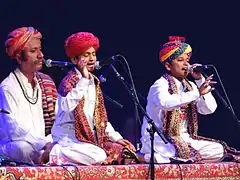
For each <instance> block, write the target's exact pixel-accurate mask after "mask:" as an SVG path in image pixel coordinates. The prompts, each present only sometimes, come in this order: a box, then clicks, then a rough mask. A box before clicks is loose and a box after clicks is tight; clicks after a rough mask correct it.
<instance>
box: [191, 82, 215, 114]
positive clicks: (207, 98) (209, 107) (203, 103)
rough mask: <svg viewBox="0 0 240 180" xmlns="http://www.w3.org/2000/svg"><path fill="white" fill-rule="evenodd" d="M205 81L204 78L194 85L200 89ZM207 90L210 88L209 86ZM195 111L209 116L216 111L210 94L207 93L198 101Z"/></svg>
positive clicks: (213, 99)
mask: <svg viewBox="0 0 240 180" xmlns="http://www.w3.org/2000/svg"><path fill="white" fill-rule="evenodd" d="M204 81H205V78H202V79H200V80H196V81H195V82H196V84H197V86H198V87H200V86H201V85H202V84H203V83H204ZM209 88H211V87H210V86H209ZM197 109H198V112H199V113H200V114H211V113H213V112H214V111H215V110H216V109H217V103H216V100H215V98H214V97H213V95H212V93H211V92H209V93H207V94H205V95H203V96H201V97H200V98H199V99H198V102H197Z"/></svg>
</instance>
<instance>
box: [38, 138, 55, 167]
mask: <svg viewBox="0 0 240 180" xmlns="http://www.w3.org/2000/svg"><path fill="white" fill-rule="evenodd" d="M55 144H56V142H53V143H51V142H49V143H47V144H46V145H45V146H44V147H45V149H44V152H43V154H42V155H41V157H40V164H46V163H48V161H49V154H50V152H51V150H52V148H53V146H54V145H55Z"/></svg>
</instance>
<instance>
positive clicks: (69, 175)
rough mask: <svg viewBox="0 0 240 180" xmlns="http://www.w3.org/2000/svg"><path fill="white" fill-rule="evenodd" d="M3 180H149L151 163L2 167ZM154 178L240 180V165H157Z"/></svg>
mask: <svg viewBox="0 0 240 180" xmlns="http://www.w3.org/2000/svg"><path fill="white" fill-rule="evenodd" d="M148 174H149V175H148ZM3 179H4V180H10V179H11V180H14V179H32V180H33V179H34V180H37V179H39V180H41V179H46V180H50V179H59V180H60V179H61V180H63V179H75V180H76V179H111V180H113V179H150V169H149V165H148V164H141V165H126V166H124V165H113V166H77V167H74V166H64V167H60V166H58V167H56V166H55V167H0V180H3ZM155 179H161V180H162V179H166V180H173V179H184V180H189V179H194V180H207V179H211V180H219V179H223V180H237V179H239V180H240V164H237V163H233V162H226V163H212V164H181V165H176V164H161V165H155Z"/></svg>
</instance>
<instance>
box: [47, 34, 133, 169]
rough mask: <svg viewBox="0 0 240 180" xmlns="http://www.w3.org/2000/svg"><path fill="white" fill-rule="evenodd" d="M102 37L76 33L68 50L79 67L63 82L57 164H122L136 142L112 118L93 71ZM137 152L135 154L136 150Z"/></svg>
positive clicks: (53, 158)
mask: <svg viewBox="0 0 240 180" xmlns="http://www.w3.org/2000/svg"><path fill="white" fill-rule="evenodd" d="M98 48H99V40H98V38H97V37H96V36H94V35H93V34H92V33H89V32H78V33H75V34H72V35H71V36H70V37H68V38H67V40H66V41H65V51H66V54H67V56H68V57H69V58H70V60H71V61H72V63H73V64H74V65H75V68H74V69H72V70H71V71H70V72H69V73H68V74H67V76H66V77H65V78H64V79H63V80H62V82H61V84H60V86H59V91H58V93H59V97H58V105H59V107H58V113H57V118H56V122H55V123H54V126H53V129H52V134H53V139H54V141H56V142H57V144H56V145H55V146H54V147H53V149H52V151H51V153H50V163H55V164H66V163H73V164H84V165H93V164H113V163H115V164H121V163H123V159H122V158H123V157H125V155H126V154H125V153H130V154H134V153H133V152H132V153H131V152H130V151H135V148H134V146H133V145H132V144H131V143H130V142H129V141H128V140H125V139H123V137H122V136H121V135H120V134H119V133H118V132H116V131H115V130H114V128H113V127H112V125H111V124H110V122H108V118H107V113H106V109H105V106H104V100H103V95H102V92H101V89H100V86H99V80H98V79H97V78H96V77H95V76H94V75H93V74H92V71H93V70H94V68H95V63H96V51H97V50H98ZM134 155H135V154H134Z"/></svg>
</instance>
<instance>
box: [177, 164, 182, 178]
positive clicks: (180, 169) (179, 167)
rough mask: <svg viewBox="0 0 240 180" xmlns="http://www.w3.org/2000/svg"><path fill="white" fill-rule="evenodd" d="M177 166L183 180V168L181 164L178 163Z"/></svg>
mask: <svg viewBox="0 0 240 180" xmlns="http://www.w3.org/2000/svg"><path fill="white" fill-rule="evenodd" d="M177 166H178V169H179V171H180V180H183V172H182V168H181V166H180V164H179V163H177Z"/></svg>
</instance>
